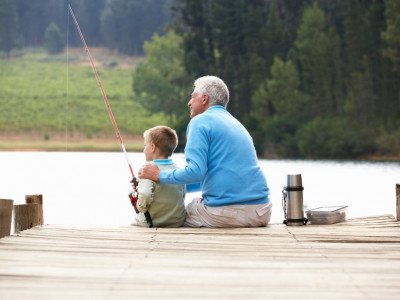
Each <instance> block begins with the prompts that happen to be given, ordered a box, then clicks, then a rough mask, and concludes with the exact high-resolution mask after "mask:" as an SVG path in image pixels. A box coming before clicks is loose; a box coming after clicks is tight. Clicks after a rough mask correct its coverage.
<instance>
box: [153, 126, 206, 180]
mask: <svg viewBox="0 0 400 300" xmlns="http://www.w3.org/2000/svg"><path fill="white" fill-rule="evenodd" d="M197 120H199V119H198V118H197V119H196V118H193V119H192V120H191V122H190V123H189V125H188V128H187V132H186V135H187V143H186V147H185V157H186V163H187V164H186V166H185V167H183V168H180V169H175V170H163V171H161V173H160V176H159V178H160V182H162V183H172V184H174V183H178V184H198V183H199V182H201V180H202V179H203V178H204V175H205V173H206V172H207V154H208V143H207V136H206V134H205V132H204V130H202V128H201V126H199V125H200V124H199V122H197Z"/></svg>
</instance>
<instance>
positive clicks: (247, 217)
mask: <svg viewBox="0 0 400 300" xmlns="http://www.w3.org/2000/svg"><path fill="white" fill-rule="evenodd" d="M271 211H272V203H271V201H270V202H268V203H264V204H251V205H250V204H249V205H228V206H218V207H209V206H205V205H204V200H203V198H195V199H193V201H192V202H190V203H189V204H188V205H187V206H186V212H187V216H186V220H185V224H184V225H183V226H185V227H263V226H267V224H268V222H269V221H270V219H271Z"/></svg>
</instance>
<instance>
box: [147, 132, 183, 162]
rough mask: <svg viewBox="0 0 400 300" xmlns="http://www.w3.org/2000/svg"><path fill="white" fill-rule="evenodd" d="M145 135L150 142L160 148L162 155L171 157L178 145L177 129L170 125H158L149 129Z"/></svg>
mask: <svg viewBox="0 0 400 300" xmlns="http://www.w3.org/2000/svg"><path fill="white" fill-rule="evenodd" d="M143 137H144V138H145V139H147V141H148V142H150V143H153V144H154V145H156V146H157V147H158V149H160V152H161V154H162V155H164V156H166V157H170V156H171V155H172V153H173V152H174V150H175V149H176V146H178V136H177V134H176V131H175V130H173V129H172V128H170V127H168V126H156V127H153V128H150V129H147V130H146V131H145V132H144V133H143Z"/></svg>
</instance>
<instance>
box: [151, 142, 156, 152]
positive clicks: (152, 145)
mask: <svg viewBox="0 0 400 300" xmlns="http://www.w3.org/2000/svg"><path fill="white" fill-rule="evenodd" d="M150 149H151V152H154V151H156V144H153V143H151V146H150Z"/></svg>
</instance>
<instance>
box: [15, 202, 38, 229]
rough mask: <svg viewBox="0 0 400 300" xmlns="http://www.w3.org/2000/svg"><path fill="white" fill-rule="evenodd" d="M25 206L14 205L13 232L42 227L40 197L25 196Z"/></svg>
mask: <svg viewBox="0 0 400 300" xmlns="http://www.w3.org/2000/svg"><path fill="white" fill-rule="evenodd" d="M25 202H26V204H20V205H14V231H15V232H19V231H23V230H26V229H29V228H32V227H35V226H37V225H43V197H42V195H26V196H25Z"/></svg>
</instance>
